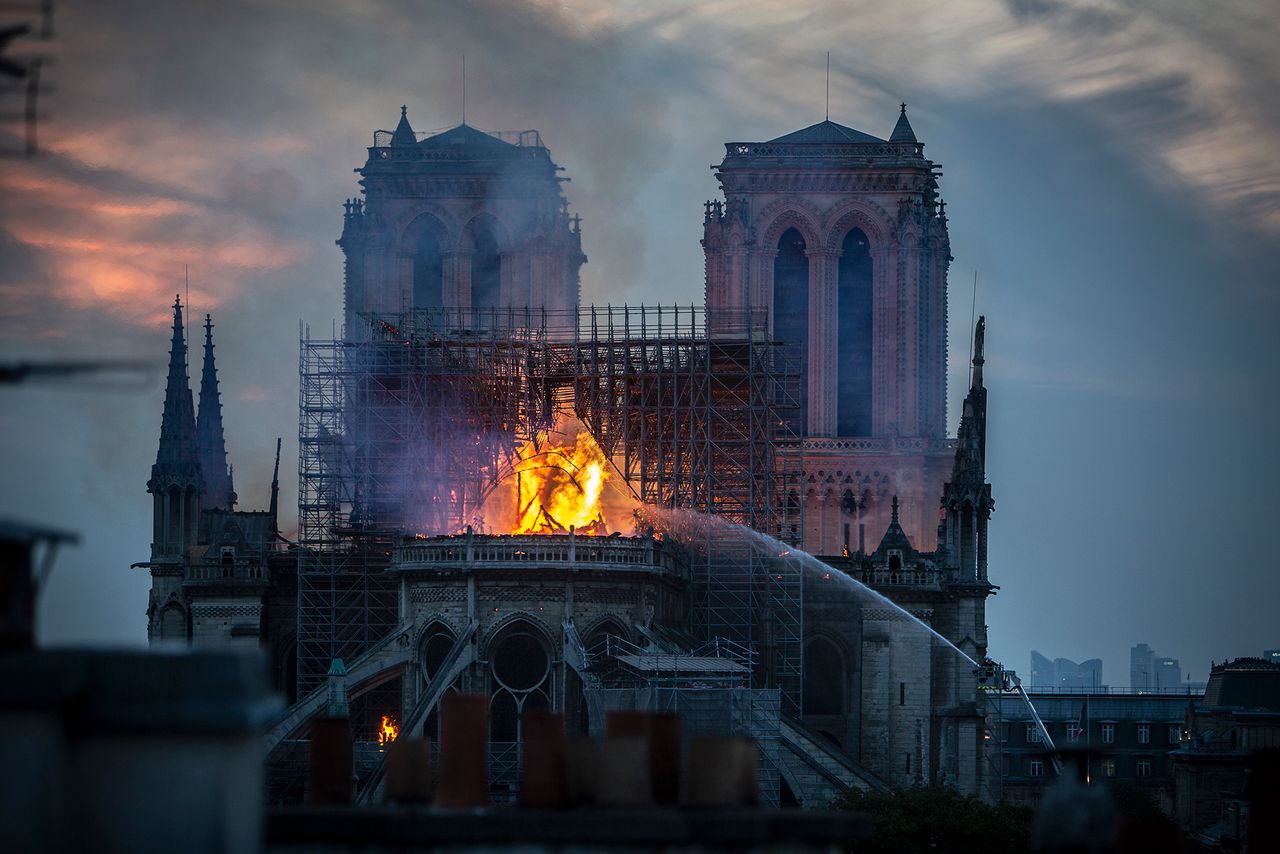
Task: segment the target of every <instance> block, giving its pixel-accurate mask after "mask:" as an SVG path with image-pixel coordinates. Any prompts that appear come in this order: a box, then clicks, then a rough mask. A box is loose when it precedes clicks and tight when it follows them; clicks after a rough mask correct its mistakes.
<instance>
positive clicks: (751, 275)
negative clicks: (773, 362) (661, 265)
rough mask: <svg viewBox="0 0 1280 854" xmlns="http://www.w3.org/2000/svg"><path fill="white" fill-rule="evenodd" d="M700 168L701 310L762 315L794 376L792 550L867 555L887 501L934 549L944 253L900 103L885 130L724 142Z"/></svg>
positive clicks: (938, 213) (927, 167)
mask: <svg viewBox="0 0 1280 854" xmlns="http://www.w3.org/2000/svg"><path fill="white" fill-rule="evenodd" d="M714 168H715V169H716V177H717V179H718V180H719V182H720V185H721V188H722V189H723V191H724V196H725V201H724V203H723V204H721V203H720V202H712V203H708V205H707V213H706V218H705V225H704V234H703V241H702V244H703V247H704V251H705V256H706V258H705V260H706V290H707V293H706V299H707V307H708V310H709V311H711V312H713V313H715V312H720V313H721V314H732V313H734V312H736V311H741V310H744V309H749V310H761V309H763V310H765V311H767V312H768V315H769V318H770V323H771V325H772V328H773V335H774V338H775V339H777V340H779V341H781V342H782V344H783V348H782V349H783V352H784V353H785V354H786V355H787V356H788V357H789V358H790V361H791V362H792V364H793V365H794V366H796V367H797V368H798V369H799V371H800V374H801V411H800V412H799V413H798V414H797V417H796V418H795V423H794V424H793V426H794V427H795V428H796V432H797V433H798V434H799V435H800V437H801V439H802V441H801V446H802V456H803V483H804V495H803V501H804V514H805V529H804V536H803V538H802V546H803V548H805V549H806V550H807V551H810V552H812V553H814V554H840V553H841V552H845V553H849V552H854V551H867V550H868V547H869V548H870V549H874V548H875V542H876V538H878V537H879V536H880V534H882V533H883V532H884V530H885V529H886V526H887V525H888V524H889V521H890V515H891V503H892V498H893V496H894V495H896V496H898V499H899V501H900V503H901V507H900V512H899V518H900V520H901V524H902V527H903V528H904V529H905V531H906V533H907V535H908V536H909V537H910V538H911V541H912V542H913V543H914V544H915V545H916V547H917V548H919V549H922V550H931V549H933V548H934V546H935V545H936V542H937V525H938V518H937V512H938V510H937V508H938V496H939V495H940V494H941V492H942V485H943V483H944V481H945V480H946V478H947V475H948V474H949V473H950V472H949V470H950V464H951V461H952V454H953V443H952V442H950V441H948V439H947V437H946V393H947V386H946V370H947V356H946V353H947V349H946V345H947V266H948V264H949V263H950V261H951V253H950V243H949V240H948V237H947V220H946V215H945V211H944V207H945V206H944V204H943V203H942V202H941V201H940V199H939V196H938V177H939V176H940V174H941V173H940V171H939V167H938V166H937V165H936V164H934V163H933V162H932V161H930V160H928V159H926V158H925V156H924V144H923V143H921V142H919V141H917V140H916V137H915V133H914V132H913V131H912V129H911V124H910V123H909V122H908V121H907V114H906V105H905V104H904V105H903V108H902V114H901V115H900V116H899V118H898V123H897V125H896V126H895V127H894V129H893V133H892V134H891V135H890V136H889V138H888V139H887V140H884V139H879V138H877V137H874V136H871V135H869V134H865V133H862V132H861V131H857V130H854V129H852V128H848V127H845V126H843V125H839V124H836V123H835V122H832V121H823V122H820V123H819V124H816V125H813V126H812V127H808V128H805V129H803V130H798V131H796V132H794V133H790V134H787V135H785V136H780V137H778V138H777V139H773V140H770V141H768V142H758V143H757V142H731V143H727V144H726V146H725V157H724V160H723V161H722V162H721V163H720V165H719V166H717V167H714ZM867 537H870V538H872V539H871V541H870V542H868V541H867V539H866V538H867Z"/></svg>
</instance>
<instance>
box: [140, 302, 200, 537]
mask: <svg viewBox="0 0 1280 854" xmlns="http://www.w3.org/2000/svg"><path fill="white" fill-rule="evenodd" d="M195 415H196V413H195V405H194V404H193V403H192V400H191V384H190V381H189V378H188V376H187V342H186V336H185V334H184V332H183V328H182V301H181V300H179V299H178V298H177V297H175V298H174V302H173V337H172V339H170V342H169V378H168V381H167V383H166V385H165V391H164V414H163V415H162V416H161V418H160V447H159V448H158V449H157V451H156V462H155V465H153V466H152V467H151V479H150V480H148V481H147V492H149V493H151V495H152V496H153V498H152V503H153V505H154V526H153V537H152V540H151V558H152V560H156V559H164V560H171V559H173V558H177V557H180V556H181V555H183V554H184V553H185V551H186V549H187V548H188V547H189V546H190V545H191V544H192V543H193V542H194V541H195V538H196V526H197V524H198V521H199V516H200V510H199V495H200V492H201V491H202V490H203V488H204V478H203V476H202V475H201V471H200V452H199V448H198V445H197V442H196V417H195Z"/></svg>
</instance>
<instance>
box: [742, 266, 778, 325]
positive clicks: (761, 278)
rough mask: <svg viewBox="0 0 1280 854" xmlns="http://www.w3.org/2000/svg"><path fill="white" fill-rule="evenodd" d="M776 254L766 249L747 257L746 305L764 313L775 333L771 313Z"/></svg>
mask: <svg viewBox="0 0 1280 854" xmlns="http://www.w3.org/2000/svg"><path fill="white" fill-rule="evenodd" d="M775 254H776V253H774V252H770V251H768V250H766V249H752V250H751V252H750V253H749V254H748V255H747V264H748V265H749V268H748V275H747V281H746V283H745V284H746V295H745V300H746V305H747V307H748V308H750V309H751V310H752V311H764V312H767V313H768V316H769V327H768V328H769V332H770V334H772V333H773V312H772V311H770V308H771V303H772V301H773V300H772V298H771V294H772V292H773V258H774V255H775Z"/></svg>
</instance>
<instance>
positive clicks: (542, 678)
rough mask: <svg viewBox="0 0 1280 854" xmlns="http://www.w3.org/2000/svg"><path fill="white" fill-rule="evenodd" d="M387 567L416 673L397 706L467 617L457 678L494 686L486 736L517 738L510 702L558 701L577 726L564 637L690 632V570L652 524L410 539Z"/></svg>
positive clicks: (485, 688) (576, 695) (576, 691)
mask: <svg viewBox="0 0 1280 854" xmlns="http://www.w3.org/2000/svg"><path fill="white" fill-rule="evenodd" d="M391 572H392V573H393V574H394V575H395V576H396V577H397V578H398V579H399V583H400V617H401V622H402V624H403V625H406V626H408V625H411V626H412V627H413V628H412V629H411V630H410V632H411V637H412V642H413V649H414V650H415V656H414V660H413V662H412V664H411V667H410V671H411V672H412V671H413V670H416V671H417V673H416V674H415V676H414V677H413V678H412V679H409V680H406V684H405V691H406V698H405V704H404V705H405V708H411V707H412V704H413V702H414V700H415V699H416V698H417V696H418V694H419V693H420V691H421V690H424V689H426V688H427V686H428V684H429V683H430V682H431V680H432V679H433V678H434V677H435V676H436V675H437V674H436V668H437V666H438V665H439V664H440V662H442V661H443V660H444V653H445V650H447V649H448V648H450V647H451V646H452V645H453V644H454V642H455V640H456V639H457V638H459V637H463V636H464V634H466V633H467V632H466V630H467V628H468V627H469V626H474V638H473V640H472V641H471V642H472V643H474V645H475V647H474V648H475V660H474V662H473V663H471V664H470V665H469V666H468V667H466V669H465V670H463V671H462V672H461V673H460V674H458V676H457V677H456V683H455V684H456V687H457V688H458V689H459V690H462V691H465V692H470V693H480V694H485V695H487V696H489V697H490V698H491V700H490V701H491V716H490V722H491V730H492V731H491V736H492V740H493V741H495V742H512V741H516V735H517V726H518V725H517V723H516V721H517V719H518V712H520V711H523V710H525V709H527V708H551V709H555V710H559V711H563V712H565V713H566V715H567V717H568V718H569V720H571V721H575V722H577V723H578V724H579V725H580V726H581V727H582V728H584V729H585V726H586V723H587V721H586V707H585V703H584V699H583V691H582V688H583V683H582V680H583V678H584V676H583V675H582V674H580V673H579V672H578V669H580V668H582V666H583V663H582V662H576V665H577V667H575V666H574V664H575V662H573V650H570V649H567V646H566V645H567V644H568V643H569V639H570V638H571V637H576V638H578V639H579V642H580V643H581V645H582V648H583V649H584V650H588V651H589V650H592V649H595V648H597V647H598V646H599V645H600V644H601V643H602V642H603V641H604V640H605V639H606V637H607V636H612V637H613V638H620V639H622V640H623V641H630V642H635V641H641V642H643V641H644V638H643V637H641V635H640V632H662V633H663V634H664V635H667V636H670V637H681V638H683V637H687V633H688V618H689V612H688V584H689V578H688V571H687V569H686V567H685V566H684V565H683V563H681V561H679V560H678V559H677V558H676V556H675V554H674V553H673V552H672V551H671V550H670V549H668V548H664V544H663V543H662V542H661V541H656V540H654V538H653V537H651V536H649V537H584V536H576V535H574V534H573V533H570V534H564V535H526V536H507V535H496V536H480V535H474V534H471V533H468V534H466V535H463V536H454V537H432V538H427V539H408V540H406V541H405V542H404V543H403V544H402V545H401V546H400V548H399V549H398V550H397V552H396V556H395V561H394V563H393V564H392V568H391ZM570 626H572V630H570V629H569V627H570Z"/></svg>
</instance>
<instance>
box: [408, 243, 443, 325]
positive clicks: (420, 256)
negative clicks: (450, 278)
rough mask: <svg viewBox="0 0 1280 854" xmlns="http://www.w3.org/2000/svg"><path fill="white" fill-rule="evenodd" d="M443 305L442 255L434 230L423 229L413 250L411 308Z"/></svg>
mask: <svg viewBox="0 0 1280 854" xmlns="http://www.w3.org/2000/svg"><path fill="white" fill-rule="evenodd" d="M442 305H444V255H443V254H442V253H441V251H440V238H439V236H438V235H437V234H436V232H435V230H434V229H431V228H424V229H423V230H422V234H420V235H419V236H418V242H417V244H416V245H415V246H414V250H413V307H414V308H416V309H417V308H440V307H441V306H442Z"/></svg>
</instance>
